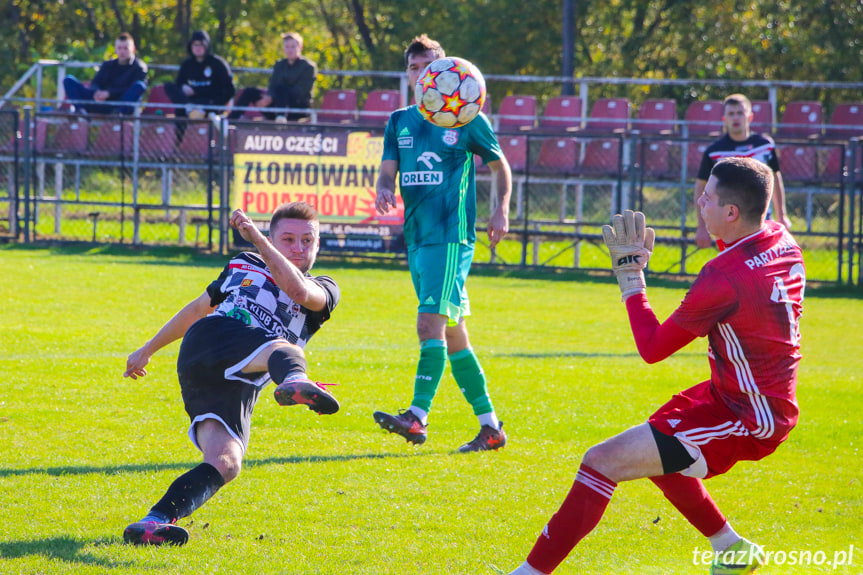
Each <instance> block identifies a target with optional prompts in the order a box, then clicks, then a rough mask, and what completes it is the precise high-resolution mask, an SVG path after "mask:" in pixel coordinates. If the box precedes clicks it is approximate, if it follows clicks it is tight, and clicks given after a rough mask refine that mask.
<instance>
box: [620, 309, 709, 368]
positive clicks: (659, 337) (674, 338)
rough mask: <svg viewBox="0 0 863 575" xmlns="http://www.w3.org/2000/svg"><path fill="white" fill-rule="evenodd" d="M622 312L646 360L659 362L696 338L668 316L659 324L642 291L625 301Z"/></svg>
mask: <svg viewBox="0 0 863 575" xmlns="http://www.w3.org/2000/svg"><path fill="white" fill-rule="evenodd" d="M626 313H627V314H628V315H629V326H630V327H631V328H632V335H633V337H634V338H635V345H636V347H637V348H638V353H639V354H640V355H641V357H642V359H644V361H646V362H647V363H656V362H658V361H662V360H663V359H665V358H666V357H668V356H670V355H671V354H673V353H674V352H676V351H677V350H679V349H682V348H684V347H686V346H687V345H689V344H690V343H691V342H692V341H693V340H695V339H696V338H697V337H698V336H697V335H696V334H694V333H691V332H689V331H687V330H685V329H683V328H682V327H680V326H678V325H677V324H676V323H675V322H674V320H672V319H671V318H669V319H667V320H665V322H663V323H662V324H660V323H659V320H658V319H656V314H655V313H653V309H652V308H651V307H650V303H649V302H648V301H647V294H645V293H643V292H642V293H639V294H636V295H634V296H632V297H630V298H628V299H627V300H626Z"/></svg>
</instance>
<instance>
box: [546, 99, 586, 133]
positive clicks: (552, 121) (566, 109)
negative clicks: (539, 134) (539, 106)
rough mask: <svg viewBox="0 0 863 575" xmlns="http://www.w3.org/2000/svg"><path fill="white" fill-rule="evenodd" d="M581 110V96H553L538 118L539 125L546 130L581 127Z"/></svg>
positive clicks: (553, 130)
mask: <svg viewBox="0 0 863 575" xmlns="http://www.w3.org/2000/svg"><path fill="white" fill-rule="evenodd" d="M581 112H582V102H581V98H576V97H575V96H553V97H551V98H549V100H548V104H546V105H545V111H544V113H543V115H542V116H540V118H539V127H540V129H541V130H543V131H548V132H556V131H561V132H562V131H574V130H578V129H580V128H581Z"/></svg>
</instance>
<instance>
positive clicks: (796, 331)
mask: <svg viewBox="0 0 863 575" xmlns="http://www.w3.org/2000/svg"><path fill="white" fill-rule="evenodd" d="M795 277H799V278H800V300H799V301H795V300H792V299H791V298H790V297H789V296H788V287H786V285H785V280H783V279H782V278H781V277H777V278H776V279H774V280H773V293H771V294H770V300H771V301H775V302H776V303H781V304H785V309H786V311H787V312H788V323H789V324H790V327H791V334H790V336H791V343H792V344H794V345H798V344H799V343H800V314H801V313H803V308H802V306H801V305H800V304H802V303H803V290H804V289H806V272H805V271H804V269H803V264H794V265H793V266H791V270H790V271H789V272H788V277H787V278H786V279H787V280H788V283H789V284H791V287H792V289H793V288H794V287H796V286H794V282H793V281H791V280H793V279H794V278H795ZM795 303H797V304H798V305H796V306H795V305H794V304H795Z"/></svg>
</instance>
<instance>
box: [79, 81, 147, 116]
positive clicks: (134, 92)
mask: <svg viewBox="0 0 863 575" xmlns="http://www.w3.org/2000/svg"><path fill="white" fill-rule="evenodd" d="M63 89H64V90H66V97H67V98H68V99H69V100H89V101H93V94H95V93H96V90H93V89H92V88H88V87H87V86H85V85H84V84H82V83H81V82H80V81H79V80H78V79H77V78H75V76H66V77H65V78H63ZM146 90H147V84H145V83H144V82H135V83H134V84H132V85H131V86H130V87H129V89H128V90H126V91H125V92H123V94H122V95H121V96H120V97H119V98H118V99H117V100H112V101H115V102H129V103H131V102H140V101H141V96H143V95H144V92H145V91H146ZM76 107H80V108H84V109H85V110H86V111H87V112H88V113H91V114H111V113H115V112H119V113H120V114H126V115H131V114H134V113H135V108H134V106H110V105H108V104H83V105H77V106H76Z"/></svg>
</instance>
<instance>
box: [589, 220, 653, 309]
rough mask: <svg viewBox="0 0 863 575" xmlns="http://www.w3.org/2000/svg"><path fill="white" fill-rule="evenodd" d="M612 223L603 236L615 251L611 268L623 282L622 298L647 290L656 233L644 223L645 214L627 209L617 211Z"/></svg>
mask: <svg viewBox="0 0 863 575" xmlns="http://www.w3.org/2000/svg"><path fill="white" fill-rule="evenodd" d="M611 223H612V225H610V226H609V225H605V226H602V239H603V240H604V241H605V245H606V246H608V251H609V253H610V254H611V271H613V272H614V275H616V276H617V283H618V284H620V292H621V294H622V297H621V299H622V300H623V301H626V298H628V297H629V296H631V295H635V294H637V293H643V292H645V291H646V290H647V285H646V284H645V283H644V268H645V267H646V266H647V262H648V260H649V259H650V254H651V253H652V252H653V243H654V240H655V239H656V233H655V232H654V231H653V228H648V227H646V226H645V223H644V214H643V213H641V212H633V211H632V210H625V211H624V212H623V214H622V215H621V214H616V215H615V216H614V218H612V220H611Z"/></svg>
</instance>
